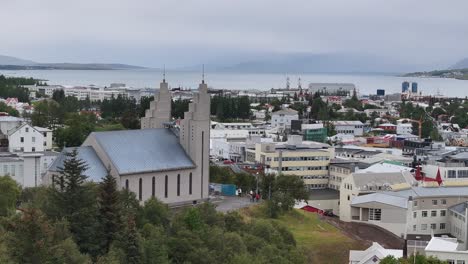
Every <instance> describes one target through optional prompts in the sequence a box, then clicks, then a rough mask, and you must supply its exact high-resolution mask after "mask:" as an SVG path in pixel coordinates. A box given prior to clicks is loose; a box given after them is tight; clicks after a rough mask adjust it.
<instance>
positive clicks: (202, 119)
mask: <svg viewBox="0 0 468 264" xmlns="http://www.w3.org/2000/svg"><path fill="white" fill-rule="evenodd" d="M179 140H180V144H181V145H182V147H183V148H184V149H185V151H186V152H187V154H188V155H189V156H190V158H191V159H192V161H193V162H194V163H195V164H196V165H197V169H196V174H195V175H197V176H199V177H200V181H201V184H200V191H201V194H202V197H201V198H207V197H208V185H209V184H208V183H209V155H210V150H209V146H210V95H209V94H208V86H207V85H206V83H205V81H202V83H201V84H200V85H199V87H198V93H195V94H194V95H193V101H192V102H191V103H190V104H189V109H188V111H187V112H185V114H184V119H183V120H181V122H180V130H179Z"/></svg>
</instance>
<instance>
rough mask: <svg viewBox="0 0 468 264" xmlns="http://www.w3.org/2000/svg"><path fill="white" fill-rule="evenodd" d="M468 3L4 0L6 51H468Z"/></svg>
mask: <svg viewBox="0 0 468 264" xmlns="http://www.w3.org/2000/svg"><path fill="white" fill-rule="evenodd" d="M466 10H468V1H466V0H451V1H440V0H413V1H408V0H391V1H389V0H352V1H350V0H341V1H338V0H327V1H323V0H322V1H315V0H290V1H284V0H282V1H279V0H254V1H252V0H235V1H220V0H176V1H175V0H162V1H161V0H98V1H96V0H80V1H63V0H41V1H37V0H0V24H1V25H3V26H2V33H1V36H2V38H1V40H0V54H4V55H12V56H18V57H23V58H27V59H32V60H36V61H43V62H60V61H70V62H122V63H131V64H138V65H145V66H152V67H159V66H161V65H162V64H166V65H168V66H169V67H171V66H172V67H177V66H183V65H191V64H197V63H214V62H220V61H221V62H222V61H229V62H235V61H243V60H246V59H248V58H250V57H254V56H258V55H262V54H263V55H264V54H270V53H313V54H321V53H365V54H372V55H378V56H380V57H388V58H392V59H398V60H399V61H402V62H406V61H407V62H411V63H412V64H419V65H426V66H427V65H434V66H448V65H450V64H452V63H454V62H455V61H457V60H459V59H461V58H463V57H468V16H467V15H466Z"/></svg>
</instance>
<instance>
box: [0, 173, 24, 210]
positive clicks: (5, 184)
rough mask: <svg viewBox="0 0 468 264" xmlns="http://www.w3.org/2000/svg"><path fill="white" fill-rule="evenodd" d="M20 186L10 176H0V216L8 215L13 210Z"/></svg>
mask: <svg viewBox="0 0 468 264" xmlns="http://www.w3.org/2000/svg"><path fill="white" fill-rule="evenodd" d="M19 195H20V187H19V186H18V184H17V183H16V181H15V180H13V179H12V178H11V177H10V176H0V216H9V215H11V214H13V213H14V212H15V208H16V201H17V200H18V196H19Z"/></svg>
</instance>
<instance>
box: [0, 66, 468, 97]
mask: <svg viewBox="0 0 468 264" xmlns="http://www.w3.org/2000/svg"><path fill="white" fill-rule="evenodd" d="M0 74H4V75H8V76H24V77H33V78H38V79H44V80H48V83H49V84H61V85H90V84H94V85H99V86H109V85H110V84H111V83H125V84H126V85H127V86H129V87H135V88H143V87H150V88H157V87H159V82H160V81H161V79H162V72H161V71H160V70H155V69H144V70H97V71H94V70H24V71H23V70H22V71H7V70H3V71H2V70H0ZM288 76H289V78H290V82H291V87H297V82H298V78H299V77H300V78H301V82H302V87H307V85H308V83H311V82H332V83H354V84H355V85H356V87H357V88H358V90H359V92H360V93H361V94H375V92H376V90H377V89H385V90H386V93H387V94H389V93H394V92H399V91H401V83H402V82H403V81H409V82H417V83H418V87H419V90H420V91H422V93H423V94H436V93H437V92H440V94H443V95H446V96H458V97H465V96H468V81H462V80H455V79H445V78H416V77H399V76H397V75H396V74H395V75H391V74H324V73H317V74H263V73H262V74H257V73H217V72H213V73H210V72H207V73H205V80H206V82H207V83H208V85H209V86H210V87H213V88H217V89H233V90H248V89H257V90H268V89H271V88H283V87H285V86H286V77H288ZM166 80H167V81H168V82H169V84H170V85H171V87H184V88H196V87H197V86H198V83H199V82H200V80H201V72H181V71H174V72H171V71H169V72H167V73H166Z"/></svg>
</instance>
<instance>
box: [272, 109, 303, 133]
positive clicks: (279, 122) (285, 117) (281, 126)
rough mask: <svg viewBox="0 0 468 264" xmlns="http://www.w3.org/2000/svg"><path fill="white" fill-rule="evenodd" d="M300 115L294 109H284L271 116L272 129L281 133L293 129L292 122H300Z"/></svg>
mask: <svg viewBox="0 0 468 264" xmlns="http://www.w3.org/2000/svg"><path fill="white" fill-rule="evenodd" d="M298 119H299V114H298V112H297V111H296V110H293V109H289V108H286V109H282V110H279V111H276V112H273V113H272V114H271V127H273V128H277V129H278V130H280V131H284V130H287V129H291V121H292V120H298Z"/></svg>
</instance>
